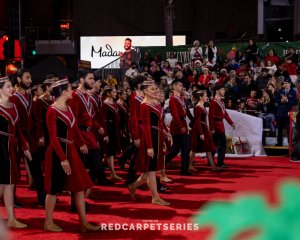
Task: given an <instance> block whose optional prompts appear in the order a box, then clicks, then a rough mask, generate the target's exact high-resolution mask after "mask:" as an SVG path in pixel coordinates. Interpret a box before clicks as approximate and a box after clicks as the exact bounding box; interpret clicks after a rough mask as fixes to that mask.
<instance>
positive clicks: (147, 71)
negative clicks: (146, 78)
mask: <svg viewBox="0 0 300 240" xmlns="http://www.w3.org/2000/svg"><path fill="white" fill-rule="evenodd" d="M141 74H143V75H145V74H150V69H149V65H145V66H143V67H142V72H141Z"/></svg>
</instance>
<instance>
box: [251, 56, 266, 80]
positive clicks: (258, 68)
mask: <svg viewBox="0 0 300 240" xmlns="http://www.w3.org/2000/svg"><path fill="white" fill-rule="evenodd" d="M265 66H266V64H265V61H264V60H261V61H260V63H259V65H258V66H256V68H254V80H256V79H257V78H258V77H259V76H260V75H261V74H262V70H263V69H264V68H265Z"/></svg>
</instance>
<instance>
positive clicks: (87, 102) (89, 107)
mask: <svg viewBox="0 0 300 240" xmlns="http://www.w3.org/2000/svg"><path fill="white" fill-rule="evenodd" d="M76 94H77V95H78V96H79V97H80V99H81V101H82V102H83V104H84V106H85V109H86V111H87V113H88V114H89V116H90V117H93V115H94V114H93V112H92V111H93V106H92V104H91V101H90V96H88V100H86V98H85V96H84V95H83V93H82V92H80V91H79V90H77V91H76Z"/></svg>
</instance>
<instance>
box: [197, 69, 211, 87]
mask: <svg viewBox="0 0 300 240" xmlns="http://www.w3.org/2000/svg"><path fill="white" fill-rule="evenodd" d="M202 71H203V74H201V75H200V77H199V79H198V84H199V85H204V86H205V87H208V82H209V80H210V74H209V70H208V68H206V67H204V68H202Z"/></svg>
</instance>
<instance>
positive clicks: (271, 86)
mask: <svg viewBox="0 0 300 240" xmlns="http://www.w3.org/2000/svg"><path fill="white" fill-rule="evenodd" d="M266 89H267V91H268V93H269V94H270V97H271V98H273V100H275V95H276V94H277V92H278V91H279V89H277V91H276V87H275V85H274V84H273V83H268V86H267V88H266Z"/></svg>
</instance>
